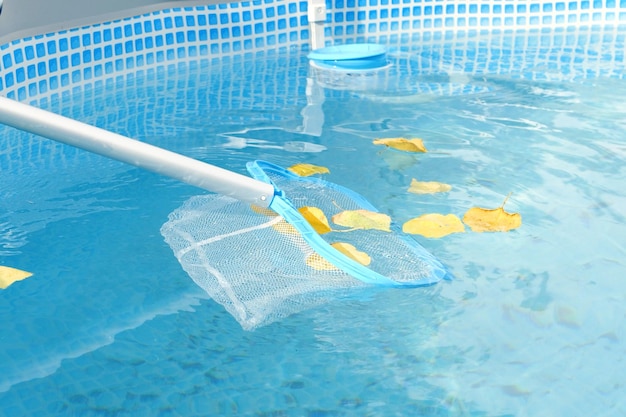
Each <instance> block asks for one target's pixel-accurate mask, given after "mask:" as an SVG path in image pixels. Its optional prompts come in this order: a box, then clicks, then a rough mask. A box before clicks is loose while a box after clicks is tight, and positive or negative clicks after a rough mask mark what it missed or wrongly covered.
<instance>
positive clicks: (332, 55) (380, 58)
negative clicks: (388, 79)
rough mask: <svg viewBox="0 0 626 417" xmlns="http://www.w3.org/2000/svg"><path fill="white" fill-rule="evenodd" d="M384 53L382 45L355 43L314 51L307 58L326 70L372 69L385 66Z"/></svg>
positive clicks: (384, 49) (385, 51) (385, 50)
mask: <svg viewBox="0 0 626 417" xmlns="http://www.w3.org/2000/svg"><path fill="white" fill-rule="evenodd" d="M386 53H387V49H386V48H385V47H384V46H382V45H378V44H375V43H357V44H350V45H334V46H327V47H325V48H320V49H316V50H314V51H311V52H310V53H309V55H308V58H309V59H311V60H313V61H315V62H316V63H317V64H321V65H322V66H324V67H327V68H340V69H373V68H380V67H383V66H385V65H387V58H386Z"/></svg>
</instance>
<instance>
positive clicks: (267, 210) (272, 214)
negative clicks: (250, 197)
mask: <svg viewBox="0 0 626 417" xmlns="http://www.w3.org/2000/svg"><path fill="white" fill-rule="evenodd" d="M250 208H251V209H252V211H254V212H255V213H258V214H262V215H264V216H269V217H276V216H278V213H276V212H275V211H274V210H272V209H270V208H267V207H261V206H257V205H255V204H250Z"/></svg>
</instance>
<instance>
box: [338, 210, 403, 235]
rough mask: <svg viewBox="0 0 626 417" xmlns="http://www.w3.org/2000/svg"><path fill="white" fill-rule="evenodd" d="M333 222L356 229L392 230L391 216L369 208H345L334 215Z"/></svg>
mask: <svg viewBox="0 0 626 417" xmlns="http://www.w3.org/2000/svg"><path fill="white" fill-rule="evenodd" d="M332 220H333V223H335V224H337V225H339V226H344V227H350V228H351V229H352V230H354V229H364V230H369V229H376V230H382V231H384V232H391V229H390V226H391V217H389V216H388V215H386V214H384V213H377V212H374V211H369V210H345V211H342V212H340V213H337V214H335V215H334V216H333V217H332Z"/></svg>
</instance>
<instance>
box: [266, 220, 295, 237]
mask: <svg viewBox="0 0 626 417" xmlns="http://www.w3.org/2000/svg"><path fill="white" fill-rule="evenodd" d="M272 228H273V229H274V230H276V231H277V232H278V233H282V234H284V235H299V234H300V232H298V229H296V228H295V227H293V226H292V225H290V224H289V223H287V222H286V221H285V219H283V220H281V221H279V222H278V223H276V224H273V225H272Z"/></svg>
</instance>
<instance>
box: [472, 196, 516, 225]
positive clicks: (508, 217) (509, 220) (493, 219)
mask: <svg viewBox="0 0 626 417" xmlns="http://www.w3.org/2000/svg"><path fill="white" fill-rule="evenodd" d="M509 196H510V194H509V195H508V196H507V197H506V198H505V199H504V202H503V203H502V205H501V206H500V207H498V208H496V209H485V208H480V207H472V208H471V209H469V210H468V211H467V212H466V213H465V215H464V216H463V221H464V222H465V224H467V225H468V226H469V227H470V228H471V229H472V231H474V232H508V231H509V230H513V229H517V228H518V227H520V226H521V225H522V216H521V215H520V214H519V213H508V212H506V211H504V205H505V204H506V202H507V200H508V199H509Z"/></svg>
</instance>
